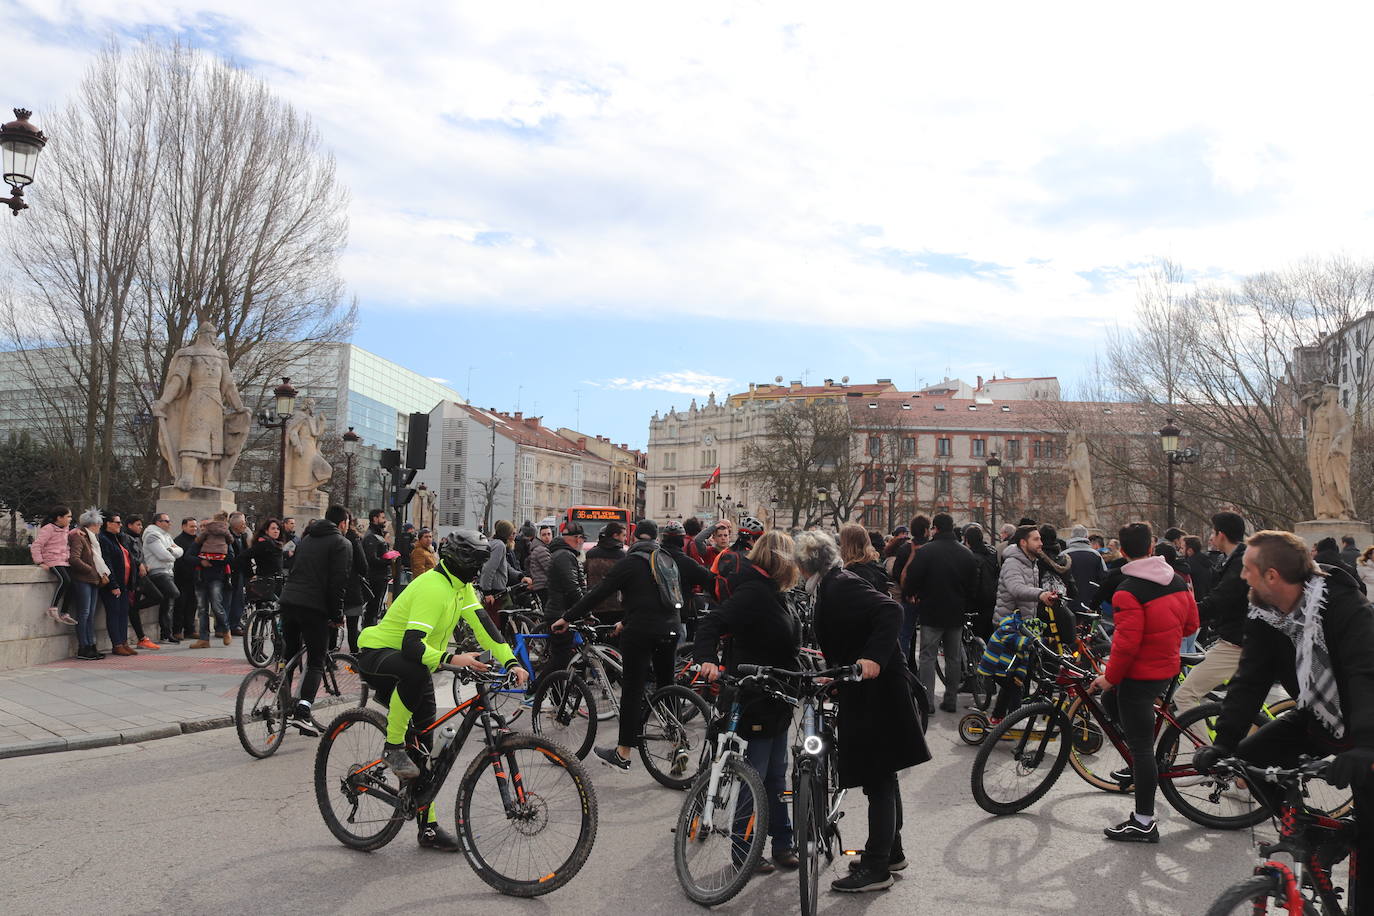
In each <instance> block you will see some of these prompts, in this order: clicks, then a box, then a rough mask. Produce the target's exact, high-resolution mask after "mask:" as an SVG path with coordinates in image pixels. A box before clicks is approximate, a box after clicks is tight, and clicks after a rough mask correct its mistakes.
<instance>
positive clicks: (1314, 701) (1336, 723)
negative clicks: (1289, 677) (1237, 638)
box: [1249, 576, 1345, 739]
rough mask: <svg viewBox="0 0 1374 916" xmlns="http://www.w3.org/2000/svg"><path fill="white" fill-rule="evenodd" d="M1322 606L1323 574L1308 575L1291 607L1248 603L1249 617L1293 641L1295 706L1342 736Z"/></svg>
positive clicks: (1343, 720)
mask: <svg viewBox="0 0 1374 916" xmlns="http://www.w3.org/2000/svg"><path fill="white" fill-rule="evenodd" d="M1325 609H1326V577H1325V576H1310V577H1309V578H1308V580H1307V583H1306V584H1305V585H1304V586H1303V588H1302V597H1301V598H1300V599H1298V603H1297V604H1296V605H1295V606H1294V608H1293V610H1292V611H1290V612H1289V613H1287V614H1280V613H1279V612H1278V611H1276V610H1274V609H1273V608H1271V607H1266V606H1264V605H1260V604H1254V603H1251V605H1250V615H1249V616H1250V617H1252V618H1254V619H1255V620H1258V621H1260V622H1262V623H1266V624H1268V625H1269V626H1271V627H1273V628H1274V629H1276V630H1278V631H1279V632H1280V633H1282V634H1283V635H1284V636H1287V637H1288V638H1289V640H1291V641H1292V643H1293V649H1294V650H1295V654H1296V656H1297V668H1298V705H1299V706H1301V707H1302V708H1304V709H1306V710H1309V711H1310V712H1311V713H1312V714H1313V715H1314V716H1316V717H1317V721H1319V722H1321V724H1322V725H1324V726H1325V727H1326V729H1327V730H1328V731H1329V732H1330V733H1331V735H1332V736H1333V737H1335V738H1338V739H1339V738H1343V737H1344V736H1345V717H1344V716H1342V715H1341V697H1340V693H1339V691H1337V689H1336V676H1335V674H1334V673H1332V671H1331V653H1330V652H1329V651H1328V650H1327V647H1326V630H1325V627H1324V626H1323V621H1322V612H1323V611H1325Z"/></svg>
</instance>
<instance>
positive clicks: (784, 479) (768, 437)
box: [740, 400, 852, 528]
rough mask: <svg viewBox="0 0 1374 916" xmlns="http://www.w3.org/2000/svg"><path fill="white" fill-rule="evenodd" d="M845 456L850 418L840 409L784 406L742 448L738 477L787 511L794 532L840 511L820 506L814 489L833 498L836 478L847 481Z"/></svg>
mask: <svg viewBox="0 0 1374 916" xmlns="http://www.w3.org/2000/svg"><path fill="white" fill-rule="evenodd" d="M849 458H850V425H849V414H848V412H847V411H846V409H845V408H844V406H843V405H836V404H833V403H831V402H829V401H820V400H818V401H813V402H811V403H809V404H808V403H801V402H789V403H786V404H783V405H781V406H779V407H778V408H777V409H776V410H774V411H772V412H771V413H770V414H769V415H768V430H767V432H766V433H764V434H763V435H762V436H760V437H759V438H758V440H757V441H754V442H750V443H749V444H747V445H746V446H745V447H744V452H743V455H742V457H741V462H740V473H741V476H742V477H743V478H744V480H745V481H746V482H747V483H748V484H750V485H751V486H754V487H757V488H758V489H759V490H760V491H762V492H767V493H772V494H773V495H774V496H776V497H777V498H778V501H779V503H780V504H781V505H782V506H784V507H790V508H791V510H792V527H794V528H796V527H798V526H800V525H810V524H813V523H815V522H817V521H819V520H820V519H821V518H822V517H823V516H824V515H829V514H832V512H833V513H838V512H839V507H832V506H820V505H819V504H818V501H817V500H816V496H815V494H816V491H817V489H818V488H819V487H826V488H828V489H830V490H831V492H832V494H834V493H836V492H837V491H838V486H837V484H838V482H839V481H840V479H841V477H843V478H844V479H845V480H846V481H848V480H849V477H850V475H851V473H852V468H850V465H849ZM846 492H848V491H846ZM847 499H848V498H847V497H846V500H847ZM846 508H847V506H846ZM836 517H837V518H839V517H840V516H839V515H838V514H837V516H836Z"/></svg>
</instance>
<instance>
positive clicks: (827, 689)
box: [735, 665, 862, 916]
mask: <svg viewBox="0 0 1374 916" xmlns="http://www.w3.org/2000/svg"><path fill="white" fill-rule="evenodd" d="M735 670H736V672H737V673H738V674H739V675H740V676H741V677H749V676H759V677H761V678H764V679H767V680H768V682H770V683H771V684H773V685H776V687H777V688H778V693H779V694H781V695H782V696H784V697H786V698H789V701H790V702H792V703H793V704H794V705H796V706H799V707H800V708H801V725H800V727H799V728H798V730H797V743H796V744H795V745H793V747H792V791H791V793H790V796H791V800H792V827H793V829H794V830H795V831H796V834H797V858H798V860H799V861H800V865H799V867H798V868H797V878H798V883H799V885H800V888H801V910H802V913H803V916H815V914H816V906H817V903H818V901H819V895H820V872H821V856H822V855H824V856H825V861H826V864H827V865H829V864H830V863H832V862H834V861H835V852H836V849H838V848H839V844H840V829H839V820H840V818H841V817H842V816H843V812H841V811H840V805H841V804H842V803H843V802H844V796H845V790H844V789H840V788H836V787H835V785H834V774H835V771H836V769H837V758H836V751H837V746H836V743H835V714H836V706H835V703H834V702H833V700H831V695H832V691H833V690H834V686H835V684H836V683H837V682H845V681H858V680H860V679H861V677H862V671H861V670H860V668H859V666H858V665H844V666H842V667H839V668H829V669H826V670H824V671H817V672H811V671H783V670H781V669H778V668H767V667H763V666H756V665H740V666H739V667H738V668H736V669H735Z"/></svg>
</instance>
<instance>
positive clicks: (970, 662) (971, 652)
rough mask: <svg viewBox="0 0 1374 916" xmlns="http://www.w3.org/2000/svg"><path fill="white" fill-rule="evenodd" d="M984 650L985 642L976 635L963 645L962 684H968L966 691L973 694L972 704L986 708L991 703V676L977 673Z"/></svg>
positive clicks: (979, 707)
mask: <svg viewBox="0 0 1374 916" xmlns="http://www.w3.org/2000/svg"><path fill="white" fill-rule="evenodd" d="M986 650H987V643H986V642H984V641H983V639H982V638H981V637H978V636H975V637H973V638H972V639H971V640H969V642H967V643H965V645H964V684H965V685H967V686H968V692H969V693H970V694H972V695H973V705H974V706H975V707H976V708H978V709H987V708H988V707H989V706H991V705H992V688H993V683H992V678H990V677H988V676H987V675H986V674H979V673H978V662H979V661H981V660H982V658H983V653H984V652H985V651H986Z"/></svg>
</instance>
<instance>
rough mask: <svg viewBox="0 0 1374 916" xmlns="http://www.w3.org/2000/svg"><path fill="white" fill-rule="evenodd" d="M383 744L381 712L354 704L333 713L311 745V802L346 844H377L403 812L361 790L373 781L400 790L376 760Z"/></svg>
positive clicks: (389, 835)
mask: <svg viewBox="0 0 1374 916" xmlns="http://www.w3.org/2000/svg"><path fill="white" fill-rule="evenodd" d="M385 744H386V716H384V715H382V714H381V713H380V712H378V711H377V710H375V709H364V708H361V707H357V708H353V709H345V710H344V711H343V712H341V713H339V715H338V716H337V717H335V719H334V721H333V722H331V723H330V724H329V727H328V728H327V729H326V730H325V732H324V734H323V735H322V736H321V737H320V746H319V747H318V748H317V749H316V750H315V803H316V804H317V805H318V806H319V808H320V815H321V816H322V817H323V818H324V823H325V826H327V827H328V828H329V832H330V833H332V834H334V837H335V838H336V839H337V840H338V841H339V842H340V843H343V844H344V845H345V846H347V847H349V848H350V849H359V850H362V851H364V852H368V851H371V850H374V849H381V848H382V847H383V846H385V845H386V844H387V843H390V842H391V841H392V840H393V839H395V838H396V834H398V833H400V832H401V827H402V826H403V825H404V824H405V822H406V820H407V818H408V816H409V814H408V812H406V811H404V810H402V809H398V808H394V807H392V806H391V805H389V804H387V803H386V802H384V801H382V800H381V799H380V798H378V797H377V796H376V795H374V794H371V793H369V792H368V791H367V788H368V787H373V788H380V789H385V790H386V791H388V792H390V793H392V794H394V795H400V794H401V782H400V780H399V779H397V778H396V776H395V775H394V774H393V773H392V772H391V771H390V770H389V769H388V768H387V766H386V764H384V763H382V762H381V756H382V749H383V746H384V745H385ZM363 774H366V775H365V776H364V775H363ZM360 776H362V781H361V783H360V782H359V777H360ZM360 786H361V788H360ZM345 810H347V814H345V813H344V811H345ZM360 811H361V812H362V813H363V814H362V819H361V820H359V812H360ZM364 825H365V826H364Z"/></svg>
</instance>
